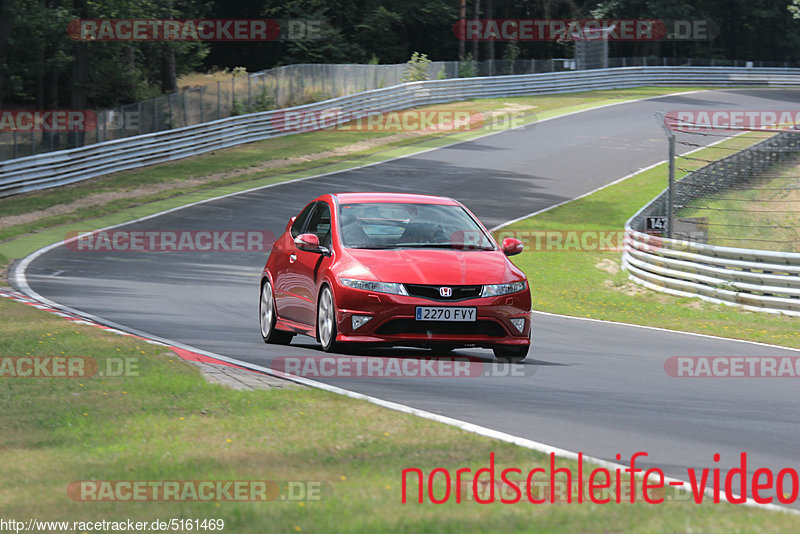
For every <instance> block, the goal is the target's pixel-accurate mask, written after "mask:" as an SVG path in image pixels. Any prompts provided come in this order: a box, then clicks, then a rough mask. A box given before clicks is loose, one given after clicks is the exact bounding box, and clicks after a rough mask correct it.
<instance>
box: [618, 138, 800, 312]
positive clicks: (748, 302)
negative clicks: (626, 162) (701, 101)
mask: <svg viewBox="0 0 800 534" xmlns="http://www.w3.org/2000/svg"><path fill="white" fill-rule="evenodd" d="M797 140H798V134H797V133H783V134H779V135H777V136H774V137H772V138H769V139H766V140H764V141H761V142H760V143H758V144H756V145H753V146H752V147H750V148H747V149H744V150H742V151H739V152H737V153H735V154H732V155H731V156H728V157H726V158H724V159H723V160H719V161H716V162H713V163H711V164H709V165H706V166H705V167H703V168H702V169H698V170H697V171H695V172H694V173H690V174H689V175H687V176H686V177H685V178H684V179H682V180H680V181H678V182H676V195H675V196H676V205H679V204H680V203H681V198H682V197H683V196H687V195H684V194H682V193H681V189H688V190H694V189H697V188H699V187H702V188H704V190H705V191H706V192H707V193H713V192H715V191H717V190H721V189H724V188H725V187H729V186H731V185H734V184H735V183H736V182H737V181H739V180H744V179H746V178H747V177H750V176H752V175H753V172H757V171H758V170H759V169H761V168H763V167H764V166H765V165H768V164H770V162H772V163H775V162H778V161H781V160H782V159H783V156H784V155H785V154H784V153H783V151H785V150H787V149H789V148H792V149H796V145H797ZM795 153H796V152H795ZM754 154H759V156H755V157H754V156H753V155H754ZM715 173H716V174H718V175H719V177H718V179H715V178H714V174H715ZM681 186H683V187H681ZM666 193H667V192H666V191H664V192H662V193H661V194H660V195H659V196H657V197H656V198H654V199H653V200H652V201H650V202H649V203H648V204H647V205H645V206H644V207H643V208H642V209H640V210H639V211H638V212H637V213H636V214H635V215H634V216H633V217H631V218H630V219H629V220H628V222H627V223H625V252H624V253H623V257H622V265H623V267H624V268H625V269H627V271H628V276H629V277H630V278H631V279H632V280H633V281H635V282H637V283H639V284H642V285H644V286H646V287H649V288H651V289H654V290H657V291H662V292H665V293H669V294H672V295H677V296H682V297H700V298H702V299H704V300H708V301H711V302H717V303H723V304H731V305H737V306H741V307H743V308H746V309H748V310H752V311H767V312H773V313H783V314H787V315H794V316H800V253H791V252H776V251H768V250H752V249H742V248H733V247H721V246H714V245H707V244H703V243H696V242H692V241H683V240H678V239H666V238H661V237H656V236H653V235H649V234H647V233H644V232H643V231H642V230H643V229H644V221H645V217H647V216H648V215H663V214H664V213H666V208H665V203H666Z"/></svg>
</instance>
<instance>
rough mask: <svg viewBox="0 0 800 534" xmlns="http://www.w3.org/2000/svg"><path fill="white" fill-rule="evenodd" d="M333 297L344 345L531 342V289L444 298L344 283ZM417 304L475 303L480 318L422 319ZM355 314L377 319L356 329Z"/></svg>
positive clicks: (526, 343)
mask: <svg viewBox="0 0 800 534" xmlns="http://www.w3.org/2000/svg"><path fill="white" fill-rule="evenodd" d="M334 298H335V299H336V307H337V310H338V312H337V316H336V322H337V331H338V335H337V337H336V340H337V341H339V342H342V343H379V344H391V345H411V346H430V345H436V344H442V345H451V346H478V347H492V346H497V345H508V346H514V345H530V335H531V298H530V290H528V289H526V290H524V291H520V292H518V293H513V294H509V295H501V296H498V297H486V298H471V299H464V300H459V301H439V300H430V299H425V298H420V297H415V296H403V295H391V294H388V293H376V292H371V291H361V290H357V289H351V288H347V287H341V286H340V287H338V288H337V289H336V290H335V295H334ZM417 306H436V307H459V308H461V307H470V308H471V307H474V308H475V309H476V311H477V314H476V320H475V321H474V322H447V321H417V320H416V308H417ZM354 315H362V316H368V317H371V318H372V319H371V320H369V321H368V322H367V323H366V324H364V325H362V326H361V327H359V328H357V329H353V327H352V317H353V316H354ZM517 318H522V319H524V320H525V325H524V327H523V328H522V331H519V330H518V329H517V328H516V327H515V326H514V325H513V324H512V322H511V319H517Z"/></svg>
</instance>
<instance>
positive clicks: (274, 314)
mask: <svg viewBox="0 0 800 534" xmlns="http://www.w3.org/2000/svg"><path fill="white" fill-rule="evenodd" d="M521 251H522V242H521V241H519V240H518V239H513V238H506V239H505V240H503V244H502V246H501V247H500V246H498V245H497V243H496V242H495V241H494V239H493V238H492V236H491V234H490V233H489V232H488V231H487V230H486V228H484V227H483V225H482V224H481V223H480V222H479V221H478V219H477V218H476V217H475V216H474V215H473V214H472V213H470V211H469V210H468V209H467V208H466V207H465V206H464V205H462V204H461V203H460V202H457V201H455V200H453V199H450V198H443V197H434V196H426V195H408V194H397V193H340V194H328V195H322V196H321V197H319V198H317V199H316V200H314V201H313V202H311V203H310V204H308V205H307V206H306V207H305V208H304V209H303V210H302V211H301V212H300V214H299V215H297V216H296V217H292V219H291V220H290V221H289V224H287V226H286V231H285V232H284V233H283V234H282V235H281V236H280V237H279V238H278V239H277V240H276V242H275V244H274V245H273V248H272V253H271V254H270V256H269V258H268V259H267V263H266V265H265V266H264V272H263V273H262V275H261V287H260V290H261V291H260V306H259V308H260V314H259V315H260V322H261V336H262V337H263V338H264V341H265V342H266V343H283V344H287V343H289V342H290V341H291V339H292V337H293V336H294V335H295V334H305V335H308V336H312V337H314V338H316V339H317V340H318V341H319V342H320V343H321V344H322V348H323V350H325V351H326V352H336V351H338V350H341V349H342V348H343V347H344V346H345V345H347V344H350V343H375V344H384V345H404V346H427V347H431V348H438V349H445V350H450V349H453V348H458V347H471V346H478V347H487V348H491V349H493V351H494V354H495V356H496V357H497V358H502V359H506V360H512V361H521V360H523V359H525V356H527V354H528V348H529V347H530V329H531V294H530V289H529V288H528V281H527V279H526V277H525V274H524V273H523V272H522V271H521V270H519V269H518V268H517V267H516V266H514V264H512V263H511V262H510V261H509V260H508V258H507V257H506V256H512V255H514V254H518V253H520V252H521Z"/></svg>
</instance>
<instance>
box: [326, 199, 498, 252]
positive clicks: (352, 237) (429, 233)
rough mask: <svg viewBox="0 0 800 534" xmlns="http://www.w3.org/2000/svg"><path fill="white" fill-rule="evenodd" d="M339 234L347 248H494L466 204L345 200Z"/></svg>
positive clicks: (341, 207) (340, 211) (340, 214)
mask: <svg viewBox="0 0 800 534" xmlns="http://www.w3.org/2000/svg"><path fill="white" fill-rule="evenodd" d="M339 235H340V236H341V239H342V243H343V244H344V246H345V247H348V248H368V249H392V248H445V249H459V250H495V246H494V245H493V244H492V241H491V240H490V239H489V237H488V236H487V235H486V232H484V230H483V229H482V228H481V227H480V226H479V225H478V223H477V222H476V221H475V220H474V219H473V218H472V217H471V216H470V215H469V214H468V213H467V212H466V211H465V210H464V208H462V207H461V206H454V205H445V204H412V203H388V202H382V203H378V202H376V203H354V204H343V205H340V206H339Z"/></svg>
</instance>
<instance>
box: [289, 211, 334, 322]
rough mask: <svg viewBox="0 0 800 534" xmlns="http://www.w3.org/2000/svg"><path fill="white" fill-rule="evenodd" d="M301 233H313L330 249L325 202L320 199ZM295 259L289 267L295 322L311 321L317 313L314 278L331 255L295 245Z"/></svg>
mask: <svg viewBox="0 0 800 534" xmlns="http://www.w3.org/2000/svg"><path fill="white" fill-rule="evenodd" d="M303 233H304V234H315V235H316V236H317V237H318V238H319V243H320V245H322V246H323V247H325V248H326V249H328V250H330V249H331V208H330V206H329V205H328V203H327V202H324V201H320V202H317V204H316V206H314V210H313V211H312V212H311V215H310V216H309V218H308V222H307V224H306V226H305V228H304V229H303ZM295 254H296V260H295V261H294V263H293V267H292V268H291V270H292V272H293V274H294V276H293V277H292V278H291V280H292V287H291V291H292V294H293V295H294V296H295V297H296V302H297V307H296V308H293V310H292V311H293V312H296V313H297V315H296V317H297V319H294V320H296V321H298V322H301V323H303V324H307V325H314V323H315V321H316V316H317V280H318V279H319V273H320V272H321V271H322V270H323V269H325V268H326V267H327V265H328V264H329V263H330V261H331V257H330V256H329V255H327V254H322V253H320V252H309V251H306V250H299V249H298V248H297V247H295Z"/></svg>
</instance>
